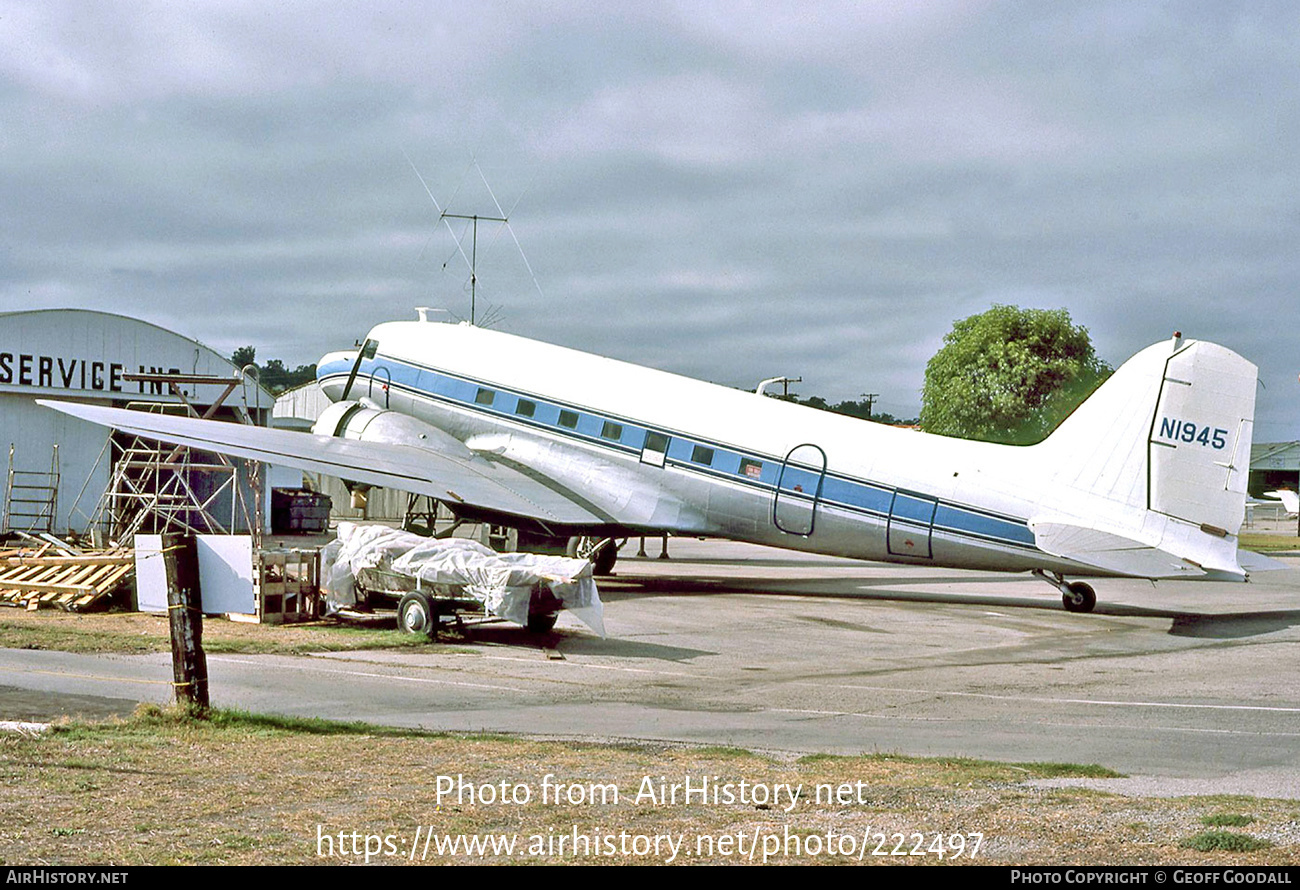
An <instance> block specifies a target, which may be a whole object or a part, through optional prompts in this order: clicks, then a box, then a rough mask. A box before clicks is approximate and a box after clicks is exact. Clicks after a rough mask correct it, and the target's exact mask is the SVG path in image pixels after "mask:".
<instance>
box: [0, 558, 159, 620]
mask: <svg viewBox="0 0 1300 890" xmlns="http://www.w3.org/2000/svg"><path fill="white" fill-rule="evenodd" d="M52 547H53V545H52V544H49V543H46V544H44V545H42V546H39V547H33V548H22V549H17V550H0V605H6V606H15V607H18V608H25V609H28V610H29V611H31V610H36V609H63V610H64V611H66V612H82V611H86V610H88V609H90V608H92V607H94V606H95V605H96V604H98V603H99V602H100V601H101V600H103V599H105V598H106V597H108V596H109V595H110V594H112V593H113V591H115V590H116V589H117V588H118V586H119V585H121V584H122V583H123V581H125V580H126V578H127V577H128V576H129V575H130V574H131V572H132V571H134V570H135V557H134V555H133V554H132V553H131V551H129V550H123V549H114V550H93V551H85V552H82V553H79V554H75V555H73V554H69V553H67V552H66V551H65V552H60V550H59V549H52Z"/></svg>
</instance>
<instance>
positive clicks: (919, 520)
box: [885, 489, 939, 559]
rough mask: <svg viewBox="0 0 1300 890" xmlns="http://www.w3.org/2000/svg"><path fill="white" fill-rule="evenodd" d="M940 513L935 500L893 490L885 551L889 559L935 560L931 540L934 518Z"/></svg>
mask: <svg viewBox="0 0 1300 890" xmlns="http://www.w3.org/2000/svg"><path fill="white" fill-rule="evenodd" d="M938 509H939V501H938V500H937V499H936V498H932V497H927V496H926V495H922V494H910V493H908V492H904V491H899V490H898V489H894V496H893V498H892V499H891V500H890V502H889V521H888V522H887V523H886V526H885V550H886V551H887V552H888V553H889V555H890V556H914V557H916V558H918V559H933V558H934V550H933V549H932V548H931V546H930V539H931V537H932V536H933V534H934V514H935V513H936V512H938Z"/></svg>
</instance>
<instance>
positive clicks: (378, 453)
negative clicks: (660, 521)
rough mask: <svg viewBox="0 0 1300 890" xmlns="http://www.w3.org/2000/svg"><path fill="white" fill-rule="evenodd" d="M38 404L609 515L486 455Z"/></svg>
mask: <svg viewBox="0 0 1300 890" xmlns="http://www.w3.org/2000/svg"><path fill="white" fill-rule="evenodd" d="M38 404H41V405H44V406H46V407H47V408H53V409H54V410H56V411H61V412H63V413H64V414H70V415H72V416H73V417H78V418H81V419H82V420H88V421H90V422H91V423H97V424H101V425H103V426H110V427H114V428H116V429H119V430H122V431H124V432H129V433H134V434H136V435H139V436H144V437H146V438H151V439H158V440H161V441H164V442H170V443H173V444H176V445H186V446H189V447H191V448H199V449H202V450H204V451H212V452H216V453H218V454H225V455H230V456H232V457H239V458H244V459H246V460H257V461H263V462H265V463H270V464H277V465H280V466H286V467H294V468H296V469H303V470H307V471H309V472H313V473H324V474H326V475H328V476H337V477H340V478H343V479H348V480H350V481H353V482H361V483H365V484H368V485H379V486H383V487H386V488H397V489H400V490H402V491H410V492H414V493H416V494H424V495H428V496H430V497H432V498H436V499H437V500H440V501H444V502H446V503H448V504H450V505H452V506H455V505H456V504H467V505H470V506H474V507H481V508H485V509H488V510H493V511H499V512H502V513H507V514H510V515H513V516H524V517H528V518H531V519H538V520H541V521H543V522H552V523H558V524H565V525H593V524H600V523H602V522H605V521H608V517H601V516H598V515H596V514H595V513H593V512H591V511H590V510H588V509H586V508H585V507H583V506H581V505H579V504H577V503H575V502H574V501H573V500H571V499H570V498H568V497H566V496H565V495H564V494H563V492H562V490H557V488H559V486H558V485H548V484H547V480H545V479H541V478H538V476H537V474H531V475H525V474H524V473H522V472H520V471H518V470H515V469H513V468H511V467H508V466H505V465H503V464H500V463H496V462H493V461H492V460H491V459H490V458H489V457H485V456H476V457H472V458H468V459H466V458H464V457H460V456H451V455H447V454H444V453H441V452H438V451H433V450H430V449H425V448H418V447H415V446H412V445H399V444H393V443H386V442H369V441H356V440H352V439H340V438H332V437H328V436H317V435H314V434H312V433H300V432H294V431H291V430H274V429H267V428H265V427H259V426H244V425H241V424H235V423H224V422H221V421H213V420H200V419H198V418H191V417H173V416H168V415H163V414H148V413H145V412H142V411H127V410H124V409H121V408H107V407H103V406H99V405H85V404H80V403H76V402H59V401H49V400H45V399H40V400H38Z"/></svg>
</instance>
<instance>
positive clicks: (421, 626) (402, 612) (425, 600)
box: [397, 590, 438, 640]
mask: <svg viewBox="0 0 1300 890" xmlns="http://www.w3.org/2000/svg"><path fill="white" fill-rule="evenodd" d="M397 626H398V627H400V628H401V629H402V630H404V631H406V632H407V633H408V634H421V635H423V636H426V637H428V638H429V639H431V640H432V639H435V638H436V637H437V636H438V616H437V614H436V613H435V612H434V611H433V603H432V601H430V599H429V597H428V595H427V594H424V593H421V592H420V591H418V590H416V591H412V592H411V593H408V594H406V595H405V596H403V597H402V601H401V602H399V603H398V604H397Z"/></svg>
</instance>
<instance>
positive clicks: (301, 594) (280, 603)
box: [255, 548, 321, 624]
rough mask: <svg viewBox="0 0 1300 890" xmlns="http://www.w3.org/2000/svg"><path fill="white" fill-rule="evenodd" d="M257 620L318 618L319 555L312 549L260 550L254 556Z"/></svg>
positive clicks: (319, 603) (265, 622)
mask: <svg viewBox="0 0 1300 890" xmlns="http://www.w3.org/2000/svg"><path fill="white" fill-rule="evenodd" d="M256 579H257V585H256V588H255V590H256V593H257V620H258V621H260V622H261V623H263V624H286V623H290V622H294V621H312V620H314V619H315V618H317V617H319V616H320V606H321V595H320V554H319V551H316V550H300V549H287V548H286V549H276V550H262V551H260V552H259V553H258V555H257V572H256Z"/></svg>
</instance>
